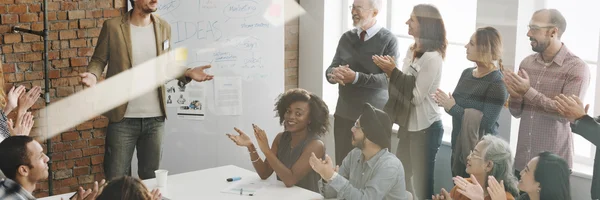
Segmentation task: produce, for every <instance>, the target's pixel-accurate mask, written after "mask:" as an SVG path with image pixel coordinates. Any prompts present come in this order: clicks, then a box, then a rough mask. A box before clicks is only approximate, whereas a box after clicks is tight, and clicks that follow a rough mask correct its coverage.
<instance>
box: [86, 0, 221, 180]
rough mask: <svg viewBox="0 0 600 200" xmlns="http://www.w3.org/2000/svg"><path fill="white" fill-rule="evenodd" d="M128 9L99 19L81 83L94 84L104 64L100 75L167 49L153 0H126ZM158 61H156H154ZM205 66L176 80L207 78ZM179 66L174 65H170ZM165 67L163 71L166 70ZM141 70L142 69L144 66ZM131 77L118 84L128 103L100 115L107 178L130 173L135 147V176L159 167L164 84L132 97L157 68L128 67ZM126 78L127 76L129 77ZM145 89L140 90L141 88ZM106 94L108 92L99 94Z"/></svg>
mask: <svg viewBox="0 0 600 200" xmlns="http://www.w3.org/2000/svg"><path fill="white" fill-rule="evenodd" d="M130 1H131V4H132V5H133V10H132V11H130V12H128V13H125V14H124V15H123V16H120V17H116V18H113V19H109V20H106V21H104V24H103V26H102V30H101V31H100V36H99V37H98V43H97V46H96V49H95V50H94V55H93V56H92V59H91V61H90V64H89V66H88V69H89V72H86V73H82V74H81V75H80V76H81V78H82V80H81V82H83V84H85V85H86V86H88V87H90V86H93V85H95V84H96V82H97V80H98V78H100V76H101V75H102V71H104V67H105V66H106V65H107V64H108V67H107V70H106V78H107V79H108V78H110V77H112V76H115V75H117V74H119V73H121V72H124V71H126V70H129V69H130V68H133V67H135V66H139V65H140V64H142V63H144V62H147V61H153V60H154V61H155V59H156V57H157V56H159V55H162V54H164V53H168V52H169V51H170V50H171V48H170V47H171V42H170V41H171V40H170V39H171V26H170V25H169V24H168V23H167V21H165V20H163V19H161V18H159V17H158V16H156V15H154V14H152V13H153V12H155V11H156V9H157V4H158V2H157V0H130ZM156 65H157V66H159V67H162V66H160V65H161V64H160V63H158V62H157V63H156ZM209 67H210V65H207V66H202V67H196V68H192V69H187V70H186V71H185V73H184V75H183V76H181V77H179V78H178V79H179V81H182V82H185V83H189V82H190V81H191V80H195V81H198V82H201V81H207V80H211V79H212V78H213V76H212V75H208V74H206V73H205V72H204V70H205V69H207V68H209ZM171 69H172V70H179V69H180V68H179V67H176V68H171ZM171 69H169V70H171ZM144 70H145V69H144ZM126 75H127V76H128V80H131V82H127V83H119V84H120V86H122V87H124V88H121V89H123V90H124V91H130V92H131V93H132V95H130V97H128V102H127V103H124V104H122V105H120V106H117V107H116V108H113V109H112V110H110V111H108V112H107V113H105V114H104V115H105V116H106V117H107V118H108V119H109V121H110V123H109V125H108V129H107V133H106V144H105V153H104V173H105V175H106V178H107V179H108V180H112V179H115V178H118V177H121V176H124V175H131V159H132V157H133V151H134V148H136V147H137V152H138V153H137V155H138V161H139V162H138V166H139V169H138V175H139V177H140V178H141V179H149V178H154V177H155V175H154V171H155V170H157V169H158V168H159V163H160V156H161V143H162V138H163V132H164V130H163V129H164V121H165V117H166V114H165V107H166V106H165V101H164V96H165V92H164V86H163V84H160V87H158V88H156V89H152V90H150V91H148V92H146V93H145V94H142V95H139V96H136V95H133V93H134V92H136V91H139V88H143V87H144V86H147V85H150V84H152V85H156V80H159V79H155V78H158V77H160V76H163V75H164V74H161V73H160V71H159V70H145V71H142V70H133V71H132V72H129V73H126ZM129 77H130V79H129ZM144 92H145V91H144ZM104 96H107V97H110V95H104Z"/></svg>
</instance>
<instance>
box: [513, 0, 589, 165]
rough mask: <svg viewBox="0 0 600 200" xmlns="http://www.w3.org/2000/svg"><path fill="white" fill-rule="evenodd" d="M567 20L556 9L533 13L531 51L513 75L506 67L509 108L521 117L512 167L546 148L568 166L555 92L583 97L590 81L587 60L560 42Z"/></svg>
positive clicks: (567, 134)
mask: <svg viewBox="0 0 600 200" xmlns="http://www.w3.org/2000/svg"><path fill="white" fill-rule="evenodd" d="M566 27H567V22H566V21H565V18H564V17H563V16H562V14H561V13H560V12H559V11H558V10H555V9H542V10H538V11H536V12H535V13H534V14H533V17H532V18H531V21H530V23H529V31H528V32H527V36H528V37H529V40H530V41H531V47H532V49H533V51H535V52H536V53H535V54H533V55H530V56H528V57H526V58H525V59H524V60H523V61H522V62H521V64H520V66H519V71H518V74H516V73H514V72H512V71H505V73H504V74H505V77H504V83H505V84H506V88H507V90H508V92H509V94H510V98H509V108H510V113H511V114H512V115H513V116H514V117H516V118H521V124H520V127H519V139H518V143H517V152H516V154H515V170H517V176H518V175H519V173H518V171H520V170H523V168H524V167H525V165H527V162H528V161H529V160H531V159H532V158H533V157H535V156H536V155H537V154H538V153H540V152H542V151H550V152H552V153H555V154H557V155H559V156H561V157H563V158H564V159H565V160H567V161H568V163H569V167H572V165H573V158H572V157H573V138H572V136H573V134H572V133H571V127H570V125H569V120H567V119H566V118H564V117H562V116H560V115H559V114H558V112H557V108H556V106H555V104H554V103H553V98H554V97H555V96H557V95H559V94H565V95H569V96H570V95H576V96H579V97H580V98H582V99H583V98H584V93H585V91H586V90H587V87H588V84H589V81H590V72H589V68H588V66H587V65H586V63H585V62H584V61H583V60H582V59H580V58H579V57H577V56H576V55H574V54H573V53H572V52H571V51H569V49H567V47H566V45H564V44H563V43H562V42H561V41H560V37H561V36H562V34H563V33H564V32H565V29H566Z"/></svg>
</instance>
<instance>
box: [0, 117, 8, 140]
mask: <svg viewBox="0 0 600 200" xmlns="http://www.w3.org/2000/svg"><path fill="white" fill-rule="evenodd" d="M7 122H8V117H6V115H5V114H4V111H3V110H2V109H0V142H2V140H4V139H5V138H8V137H10V131H9V130H8V123H7Z"/></svg>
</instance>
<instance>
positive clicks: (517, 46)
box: [299, 0, 600, 200]
mask: <svg viewBox="0 0 600 200" xmlns="http://www.w3.org/2000/svg"><path fill="white" fill-rule="evenodd" d="M325 2H327V3H325ZM336 2H341V1H323V0H301V1H300V4H301V5H302V6H303V7H304V9H306V10H307V12H308V13H309V14H308V15H305V16H303V17H302V18H300V56H299V62H300V67H299V70H300V73H299V80H300V83H299V86H300V87H301V88H305V89H308V90H309V91H311V92H314V93H316V94H318V95H323V97H324V99H327V98H328V97H329V98H331V97H330V96H328V94H323V88H324V87H329V86H331V85H329V84H326V85H325V86H324V85H323V81H324V75H323V72H324V70H325V69H326V68H327V66H328V65H329V63H330V62H331V58H332V56H333V54H334V53H335V47H336V46H337V41H338V40H339V37H340V36H341V34H342V33H343V32H344V31H346V30H341V23H339V25H338V24H336V23H333V22H336V21H341V16H342V14H341V12H340V10H342V9H346V8H341V5H339V7H337V9H336V7H332V6H337V4H338V3H336ZM339 4H341V3H339ZM543 7H544V1H543V0H526V1H519V0H478V3H477V26H478V27H482V26H493V27H495V28H496V29H498V31H499V32H500V33H501V34H502V37H503V41H504V57H503V63H504V65H505V68H507V69H515V68H516V67H515V66H518V65H519V63H520V62H521V60H522V59H523V58H525V57H526V56H527V55H529V54H531V53H532V51H531V47H530V46H529V42H528V38H527V37H526V34H527V24H528V22H529V19H530V18H531V15H532V14H533V12H534V11H535V10H537V9H540V8H543ZM340 8H341V9H340ZM319 20H321V21H319ZM518 22H520V23H518ZM318 30H323V31H325V32H318ZM336 36H337V37H336ZM598 56H599V58H600V55H598ZM599 73H600V70H599ZM329 102H332V101H329ZM333 102H335V101H333ZM329 107H330V109H331V108H332V107H335V104H334V105H329ZM597 109H600V107H597ZM332 110H333V109H332ZM332 123H333V120H332ZM499 123H500V124H501V127H500V136H501V137H503V138H505V139H507V140H508V141H510V143H511V147H512V150H513V152H514V151H515V150H516V143H517V133H518V126H519V120H518V119H515V118H513V117H511V116H510V113H509V112H508V110H507V109H504V110H503V111H502V113H501V116H500V119H499ZM332 127H333V126H332ZM445 131H451V130H445ZM397 142H398V139H397V138H396V136H392V149H393V150H395V149H396V148H395V147H396V145H397ZM325 144H326V145H327V153H328V154H329V155H330V156H335V155H334V154H333V152H335V150H334V146H333V144H334V142H333V134H328V135H327V136H326V137H325ZM450 152H451V149H450V146H449V145H448V144H446V143H444V144H443V145H442V146H441V147H440V150H439V153H438V155H437V158H436V159H437V160H436V169H435V177H436V178H435V184H434V190H435V191H439V190H440V189H441V188H442V187H443V188H446V189H449V188H451V187H452V186H453V184H452V180H451V172H450ZM590 187H591V176H590V175H580V174H579V175H572V176H571V192H572V196H573V199H578V200H579V199H590V198H591V197H590Z"/></svg>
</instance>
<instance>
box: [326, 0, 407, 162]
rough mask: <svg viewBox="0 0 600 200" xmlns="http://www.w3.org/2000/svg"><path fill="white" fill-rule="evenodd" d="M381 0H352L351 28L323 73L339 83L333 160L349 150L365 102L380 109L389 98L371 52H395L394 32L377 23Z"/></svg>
mask: <svg viewBox="0 0 600 200" xmlns="http://www.w3.org/2000/svg"><path fill="white" fill-rule="evenodd" d="M381 5H382V2H381V0H354V3H353V4H352V6H351V9H352V21H353V25H354V26H355V28H354V29H352V30H349V31H347V32H346V33H344V35H342V37H341V38H340V40H339V43H338V47H337V49H336V52H335V56H334V57H333V61H332V62H331V65H330V66H329V68H327V71H326V73H325V75H326V79H327V81H329V83H331V84H339V86H338V88H339V97H338V101H337V106H336V109H335V115H334V117H335V118H334V123H333V125H334V127H333V131H334V139H335V161H336V163H337V164H339V163H341V162H342V159H344V157H346V155H347V154H348V152H350V150H352V145H351V135H352V133H351V131H350V129H351V128H352V125H353V124H354V122H355V121H356V119H358V116H359V115H360V110H358V109H356V108H358V107H360V106H362V105H363V104H364V103H370V104H372V105H373V106H375V107H376V108H379V109H383V106H384V105H385V103H386V102H387V100H388V91H387V89H388V80H387V76H386V74H385V73H384V72H383V71H382V70H381V69H380V68H379V67H377V65H375V63H374V62H373V55H389V56H395V57H398V55H397V52H398V51H397V48H398V47H397V46H398V42H397V40H396V36H394V34H392V32H390V31H389V30H387V29H385V28H383V27H382V25H381V24H378V23H377V19H376V17H377V14H378V13H379V9H380V8H381Z"/></svg>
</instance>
